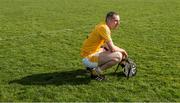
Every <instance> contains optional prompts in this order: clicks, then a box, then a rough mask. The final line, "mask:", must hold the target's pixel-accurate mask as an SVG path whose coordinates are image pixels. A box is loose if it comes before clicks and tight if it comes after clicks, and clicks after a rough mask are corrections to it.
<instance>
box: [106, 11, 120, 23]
mask: <svg viewBox="0 0 180 103" xmlns="http://www.w3.org/2000/svg"><path fill="white" fill-rule="evenodd" d="M114 15H118V14H117V13H116V12H114V11H110V12H108V13H107V15H106V20H105V21H106V22H107V21H108V20H109V19H112V18H114Z"/></svg>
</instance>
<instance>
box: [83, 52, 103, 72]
mask: <svg viewBox="0 0 180 103" xmlns="http://www.w3.org/2000/svg"><path fill="white" fill-rule="evenodd" d="M101 52H102V51H98V52H96V53H94V54H91V55H89V56H87V57H85V58H83V59H82V63H83V64H84V66H85V67H89V68H96V67H97V66H98V58H99V54H100V53H101Z"/></svg>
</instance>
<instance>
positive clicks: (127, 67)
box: [115, 58, 137, 79]
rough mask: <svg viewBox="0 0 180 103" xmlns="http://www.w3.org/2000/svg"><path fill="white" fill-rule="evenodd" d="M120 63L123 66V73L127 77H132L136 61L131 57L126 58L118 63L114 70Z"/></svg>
mask: <svg viewBox="0 0 180 103" xmlns="http://www.w3.org/2000/svg"><path fill="white" fill-rule="evenodd" d="M120 65H121V67H122V68H123V73H124V75H125V76H126V77H127V79H129V77H133V76H135V75H136V73H137V67H136V63H134V61H133V60H132V59H130V58H126V59H125V60H123V61H122V62H121V63H119V64H118V66H117V68H116V70H115V72H117V70H118V68H119V66H120Z"/></svg>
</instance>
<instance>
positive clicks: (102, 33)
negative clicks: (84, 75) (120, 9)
mask: <svg viewBox="0 0 180 103" xmlns="http://www.w3.org/2000/svg"><path fill="white" fill-rule="evenodd" d="M119 24H120V17H119V15H118V14H117V13H115V12H109V13H107V15H106V18H105V22H102V23H100V24H98V25H96V26H95V28H94V29H93V31H92V32H91V33H90V34H89V35H88V38H87V39H86V40H85V41H84V43H83V46H82V48H81V56H82V57H83V59H82V62H83V64H84V65H85V66H86V68H87V70H89V71H90V73H91V77H92V78H94V79H96V80H104V79H105V77H104V76H103V75H102V72H103V71H104V70H105V69H107V68H110V67H112V66H114V65H116V64H118V63H120V62H121V61H122V60H123V59H125V58H126V57H127V56H128V55H127V53H126V51H125V50H124V49H122V48H119V47H117V46H115V45H114V44H113V41H112V39H111V30H112V29H116V28H117V27H118V26H119ZM102 46H103V48H102Z"/></svg>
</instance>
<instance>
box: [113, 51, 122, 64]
mask: <svg viewBox="0 0 180 103" xmlns="http://www.w3.org/2000/svg"><path fill="white" fill-rule="evenodd" d="M115 53H116V57H115V59H114V60H115V61H117V62H121V60H122V53H121V52H115Z"/></svg>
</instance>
